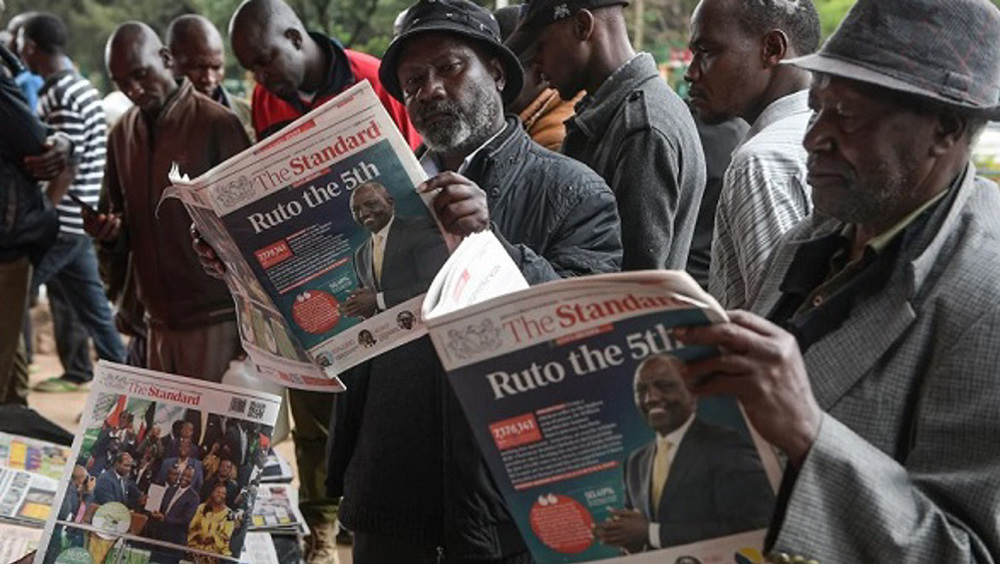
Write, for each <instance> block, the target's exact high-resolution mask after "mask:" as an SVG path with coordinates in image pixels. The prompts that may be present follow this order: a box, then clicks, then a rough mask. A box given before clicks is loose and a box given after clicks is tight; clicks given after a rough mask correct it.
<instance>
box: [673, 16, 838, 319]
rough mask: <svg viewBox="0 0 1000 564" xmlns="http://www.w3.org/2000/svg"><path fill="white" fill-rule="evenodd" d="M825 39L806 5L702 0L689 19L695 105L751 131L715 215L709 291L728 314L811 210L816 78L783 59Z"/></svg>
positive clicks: (746, 299) (710, 118)
mask: <svg viewBox="0 0 1000 564" xmlns="http://www.w3.org/2000/svg"><path fill="white" fill-rule="evenodd" d="M819 36H820V26H819V16H818V15H817V13H816V8H815V7H814V6H813V4H812V2H811V1H809V0H796V1H793V0H764V1H760V0H702V2H701V3H700V4H699V5H698V7H697V8H696V9H695V11H694V15H693V16H692V18H691V37H690V46H691V51H692V53H693V55H694V58H693V60H692V61H691V65H690V67H688V70H687V72H686V73H685V75H684V79H685V80H687V81H688V82H689V83H690V84H691V90H690V93H691V94H690V96H691V105H692V106H693V107H694V109H695V111H696V112H697V113H698V115H699V117H701V119H702V120H703V121H705V122H706V123H719V122H722V121H724V120H727V119H730V118H733V117H742V118H743V119H744V120H746V121H747V123H750V124H751V128H750V131H748V132H747V134H746V136H745V137H744V138H743V141H742V142H741V143H740V145H739V146H737V148H736V150H735V151H734V152H733V158H732V161H731V162H730V164H729V168H727V169H726V173H725V176H724V178H723V186H722V192H721V194H720V195H719V203H718V206H717V208H716V212H715V235H714V238H713V241H712V256H711V262H710V265H709V284H708V289H709V292H711V293H712V295H713V296H715V297H716V298H717V299H718V300H719V302H720V303H721V304H722V305H723V307H725V308H727V309H740V308H744V307H746V306H747V305H748V304H749V303H750V302H751V301H752V299H753V297H754V295H755V293H756V291H757V287H758V285H759V282H760V279H761V277H762V276H763V274H764V269H765V268H766V266H767V261H768V259H769V258H770V255H771V251H772V249H773V248H774V246H775V245H776V244H777V242H778V239H779V238H781V235H782V234H783V233H785V232H786V231H788V230H789V229H790V228H791V227H792V226H793V225H795V224H796V223H798V222H799V220H801V219H803V218H804V217H805V216H807V215H809V213H810V211H811V209H812V203H811V199H810V192H809V186H808V184H807V183H806V174H807V172H806V152H805V149H804V148H803V147H802V138H803V136H804V135H805V130H806V126H807V124H808V122H809V107H808V103H807V102H808V94H807V89H808V87H809V80H810V77H809V73H807V72H804V71H802V70H800V69H796V68H793V67H790V66H787V65H784V64H782V61H783V60H784V59H786V58H791V57H796V56H801V55H807V54H809V53H812V52H813V51H815V50H816V48H817V46H818V44H819Z"/></svg>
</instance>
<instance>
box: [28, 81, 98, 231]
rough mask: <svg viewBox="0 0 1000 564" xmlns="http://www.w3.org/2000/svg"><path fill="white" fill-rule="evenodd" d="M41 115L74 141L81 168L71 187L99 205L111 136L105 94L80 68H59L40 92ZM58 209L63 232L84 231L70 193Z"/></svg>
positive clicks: (93, 203)
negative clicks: (108, 129) (78, 70)
mask: <svg viewBox="0 0 1000 564" xmlns="http://www.w3.org/2000/svg"><path fill="white" fill-rule="evenodd" d="M38 115H39V117H41V118H42V121H44V122H45V123H47V124H48V125H49V127H51V128H52V129H53V130H55V131H61V132H63V133H65V134H66V135H67V136H69V138H70V139H71V140H72V141H73V147H74V153H75V155H76V158H77V166H78V168H77V173H76V177H75V178H74V179H73V183H72V184H71V185H70V187H69V190H70V191H71V192H72V193H73V194H75V195H76V196H77V197H79V198H80V199H81V200H83V201H84V202H86V203H87V204H89V205H90V206H92V207H95V208H96V207H97V199H98V196H99V195H100V192H101V180H102V178H103V177H104V161H105V155H106V144H107V136H108V132H107V125H106V122H105V120H104V107H103V106H102V104H101V95H100V94H99V93H98V92H97V90H96V89H95V88H94V87H93V85H91V84H90V82H89V81H88V80H87V79H86V78H83V77H82V76H80V75H79V74H78V73H77V72H76V71H74V70H63V71H59V72H57V73H55V74H53V75H51V76H49V77H48V78H46V79H45V84H44V85H42V89H41V90H40V91H39V92H38ZM56 209H57V210H58V211H59V230H60V232H61V233H67V234H73V235H83V234H84V231H83V216H82V215H81V212H80V205H79V204H77V203H76V202H74V201H73V200H72V199H70V197H69V195H66V196H64V197H63V199H62V201H60V202H59V205H58V206H56Z"/></svg>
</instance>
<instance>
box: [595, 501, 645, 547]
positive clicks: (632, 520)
mask: <svg viewBox="0 0 1000 564" xmlns="http://www.w3.org/2000/svg"><path fill="white" fill-rule="evenodd" d="M608 511H609V512H610V513H611V516H610V517H608V518H607V519H606V520H605V521H604V522H603V523H597V524H595V525H594V535H595V536H596V537H597V540H598V541H600V542H601V543H603V544H606V545H610V546H617V547H619V548H624V549H626V550H628V551H629V552H639V551H641V550H642V547H643V546H645V544H646V542H647V541H648V540H649V521H646V518H645V517H643V516H642V514H640V513H639V512H638V511H636V510H634V509H609V510H608Z"/></svg>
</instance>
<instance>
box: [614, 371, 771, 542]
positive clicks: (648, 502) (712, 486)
mask: <svg viewBox="0 0 1000 564" xmlns="http://www.w3.org/2000/svg"><path fill="white" fill-rule="evenodd" d="M682 368H683V362H682V361H681V360H680V359H678V358H677V357H675V356H673V355H669V354H660V355H654V356H650V357H647V358H646V359H645V360H643V361H642V362H641V363H639V366H638V367H637V368H636V371H635V381H634V387H635V404H636V407H637V408H638V409H639V412H640V413H641V414H642V416H643V418H644V419H646V421H647V422H648V423H649V426H650V427H652V429H653V430H654V431H656V438H655V439H654V440H653V441H651V442H649V443H647V444H646V445H643V446H641V447H639V448H638V449H636V450H634V451H633V452H632V453H631V454H629V456H628V459H627V460H626V461H625V506H626V508H625V509H612V510H611V517H610V518H609V519H608V520H607V521H606V522H604V523H600V524H598V525H597V526H596V527H595V533H596V535H597V538H598V539H599V540H600V541H601V542H603V543H605V544H609V545H614V546H619V547H621V548H624V549H626V550H628V551H629V552H638V551H640V550H648V549H656V548H665V547H668V546H676V545H680V544H687V543H691V542H695V541H699V540H705V539H710V538H714V537H720V536H725V535H731V534H735V533H739V532H744V531H750V530H753V529H762V528H764V527H766V526H767V524H768V522H769V521H770V517H771V510H772V508H773V507H774V493H773V490H772V489H771V486H770V484H769V483H768V480H767V475H766V474H765V473H764V467H763V466H762V465H761V462H760V458H759V457H758V456H757V452H756V451H755V450H754V448H753V445H752V444H751V443H750V442H749V441H748V440H746V439H744V438H743V437H742V436H740V435H739V433H737V432H736V431H734V430H732V429H728V428H725V427H720V426H718V425H714V424H712V423H708V422H706V421H703V420H701V419H699V418H698V416H697V415H696V413H695V408H696V402H695V398H694V397H693V396H692V395H691V393H690V392H688V390H687V387H686V386H685V384H684V381H683V380H682V379H681V375H680V370H681V369H682Z"/></svg>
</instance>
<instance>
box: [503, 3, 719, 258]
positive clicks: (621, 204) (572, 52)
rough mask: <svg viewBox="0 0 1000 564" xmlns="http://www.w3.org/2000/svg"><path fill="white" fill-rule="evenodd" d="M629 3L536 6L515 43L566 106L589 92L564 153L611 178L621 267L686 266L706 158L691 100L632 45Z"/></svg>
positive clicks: (569, 129) (573, 122)
mask: <svg viewBox="0 0 1000 564" xmlns="http://www.w3.org/2000/svg"><path fill="white" fill-rule="evenodd" d="M627 4H628V2H626V1H625V0H534V1H532V2H531V3H530V4H527V6H528V7H527V11H526V12H525V14H524V15H523V17H522V18H521V21H520V22H519V23H518V27H517V29H516V30H515V31H514V33H513V34H512V35H511V36H510V38H509V39H508V40H507V45H508V46H510V47H511V48H512V49H513V50H514V52H522V53H523V52H525V50H526V48H527V47H528V46H529V45H531V44H532V43H534V47H535V55H534V59H533V63H534V64H535V65H537V66H539V67H540V68H541V70H542V74H543V75H544V77H545V78H546V79H547V80H548V81H549V82H550V83H551V84H552V85H553V86H555V87H556V89H558V90H559V94H560V96H562V98H563V99H564V100H570V99H572V98H573V97H574V96H575V95H576V94H577V93H578V92H579V91H581V90H586V91H587V92H588V93H589V95H588V96H586V97H585V98H584V99H583V100H581V101H580V103H578V104H577V105H576V116H574V117H573V118H572V119H571V120H569V121H567V122H566V138H565V140H564V141H563V145H562V149H561V152H562V153H563V154H565V155H568V156H570V157H573V158H574V159H577V160H578V161H581V162H583V163H585V164H587V165H588V166H590V167H591V168H593V169H594V170H595V171H597V173H598V174H600V175H601V176H602V177H604V180H605V181H607V183H608V185H609V186H611V189H612V190H613V191H614V193H615V198H616V199H617V201H618V213H619V215H621V218H622V247H623V248H624V252H625V255H624V258H623V259H622V269H623V270H639V269H646V268H653V269H656V268H671V269H683V268H684V267H685V266H686V265H687V258H688V251H689V250H690V247H691V238H692V236H693V235H694V228H695V224H696V223H697V221H698V208H699V206H700V205H701V197H702V192H703V191H704V189H705V157H704V155H703V153H702V149H701V142H700V141H699V139H698V131H697V129H696V127H695V124H694V120H692V118H691V114H690V112H689V111H688V109H687V107H686V106H685V105H684V102H682V101H681V99H680V98H679V97H678V96H677V94H675V93H674V92H673V91H672V90H670V88H669V87H668V86H667V83H666V82H665V81H664V80H663V79H662V78H661V77H660V74H659V72H658V70H657V68H656V63H655V62H654V61H653V57H652V56H651V55H650V54H648V53H639V54H636V53H635V51H634V50H633V49H632V45H631V43H629V39H628V33H627V31H626V28H625V16H624V12H623V8H624V6H625V5H627Z"/></svg>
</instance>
